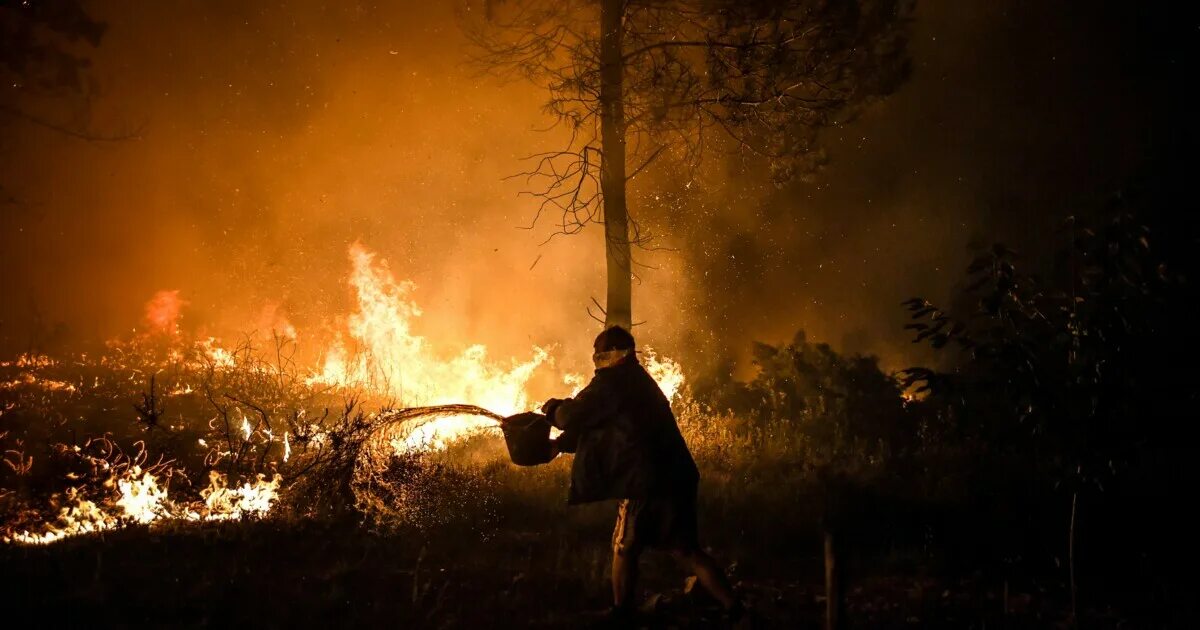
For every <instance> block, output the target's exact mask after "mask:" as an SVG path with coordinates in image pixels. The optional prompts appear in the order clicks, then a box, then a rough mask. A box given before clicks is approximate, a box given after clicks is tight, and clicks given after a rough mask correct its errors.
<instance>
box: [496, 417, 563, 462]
mask: <svg viewBox="0 0 1200 630" xmlns="http://www.w3.org/2000/svg"><path fill="white" fill-rule="evenodd" d="M500 429H501V430H502V431H504V444H505V445H506V446H508V456H509V458H511V459H512V462H513V463H514V464H516V465H518V466H537V465H538V464H545V463H546V462H549V461H550V460H552V459H554V454H553V453H552V452H551V449H550V421H549V420H548V419H546V416H543V415H542V414H540V413H534V412H532V411H530V412H527V413H519V414H517V415H515V416H509V417H507V418H505V419H503V420H501V421H500Z"/></svg>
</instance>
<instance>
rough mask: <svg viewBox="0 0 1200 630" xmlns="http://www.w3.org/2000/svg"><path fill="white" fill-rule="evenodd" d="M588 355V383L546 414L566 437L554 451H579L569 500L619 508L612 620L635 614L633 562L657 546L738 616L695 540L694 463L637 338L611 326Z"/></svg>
mask: <svg viewBox="0 0 1200 630" xmlns="http://www.w3.org/2000/svg"><path fill="white" fill-rule="evenodd" d="M594 349H595V353H594V354H593V355H592V361H593V362H594V363H595V366H596V374H595V376H593V377H592V382H591V383H589V384H588V386H587V387H585V388H584V389H583V391H581V392H579V395H577V396H576V397H575V398H573V399H566V400H559V399H556V398H552V399H550V400H548V401H547V402H546V404H545V405H543V406H542V411H543V412H544V413H545V414H546V415H547V416H548V417H549V418H550V420H551V422H553V423H554V425H555V426H557V427H558V428H560V429H562V431H563V432H562V435H560V436H559V438H558V440H557V441H556V448H557V450H558V451H560V452H565V453H575V461H574V462H573V463H572V467H571V490H570V494H569V497H568V503H570V504H572V505H574V504H579V503H589V502H593V501H603V500H607V499H617V500H618V501H619V502H620V503H619V506H618V510H617V524H616V527H615V529H614V530H613V538H612V546H613V563H612V586H613V609H612V614H613V616H614V617H615V618H617V619H621V618H629V617H632V613H633V601H632V600H633V597H634V592H635V588H636V584H637V574H638V557H639V556H640V555H641V552H642V551H643V550H644V549H647V548H656V549H661V550H664V551H667V552H669V553H670V554H671V555H672V556H673V557H674V558H675V560H676V561H678V562H679V564H680V566H682V567H683V568H684V570H686V571H690V572H691V573H692V574H694V575H695V576H696V577H697V579H699V581H700V584H702V585H703V586H704V587H705V588H706V589H707V590H708V591H709V592H710V593H712V595H713V597H715V598H716V599H717V601H719V602H720V603H721V605H722V606H724V607H725V609H726V610H727V611H728V612H729V613H730V615H731V616H733V617H740V616H741V615H742V605H741V603H740V602H739V600H738V599H737V597H736V596H735V595H734V593H733V590H732V589H731V588H730V586H729V582H728V581H727V580H726V579H725V575H724V574H723V573H722V572H721V570H720V568H718V567H717V565H716V563H715V562H714V561H713V559H712V558H711V557H710V556H709V555H708V554H706V553H704V551H703V550H702V549H701V548H700V544H699V540H698V538H697V535H696V487H697V484H698V483H699V481H700V474H699V471H698V470H697V469H696V463H695V461H693V460H692V455H691V453H690V452H689V451H688V447H687V444H686V443H685V442H684V440H683V436H682V435H681V434H680V433H679V426H678V425H677V424H676V423H675V415H674V414H673V413H672V412H671V405H670V403H669V402H668V401H667V398H666V396H664V395H663V393H662V390H660V389H659V387H658V384H657V383H655V382H654V379H653V378H651V377H650V375H649V374H647V373H646V370H645V369H644V368H643V367H642V365H641V364H640V363H639V362H638V360H637V355H636V353H635V347H634V340H633V335H631V334H629V332H628V331H626V330H625V329H623V328H620V327H613V328H609V329H608V330H605V331H604V332H602V333H600V335H599V336H598V337H596V341H595V344H594Z"/></svg>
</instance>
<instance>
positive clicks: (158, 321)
mask: <svg viewBox="0 0 1200 630" xmlns="http://www.w3.org/2000/svg"><path fill="white" fill-rule="evenodd" d="M186 304H187V302H185V301H184V300H183V298H181V297H179V289H163V290H162V291H159V292H158V293H155V294H154V297H152V298H150V300H149V301H148V302H146V315H145V319H146V324H147V325H149V327H150V330H151V331H152V332H160V333H166V334H168V335H175V334H178V333H179V318H180V315H181V314H182V311H183V307H184V306H185V305H186Z"/></svg>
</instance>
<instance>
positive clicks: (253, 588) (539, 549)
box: [0, 510, 1124, 629]
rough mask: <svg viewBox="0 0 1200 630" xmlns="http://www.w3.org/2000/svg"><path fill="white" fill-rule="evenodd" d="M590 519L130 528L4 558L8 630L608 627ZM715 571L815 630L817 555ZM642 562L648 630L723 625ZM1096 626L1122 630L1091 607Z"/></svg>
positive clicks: (862, 579) (661, 564)
mask: <svg viewBox="0 0 1200 630" xmlns="http://www.w3.org/2000/svg"><path fill="white" fill-rule="evenodd" d="M592 511H593V512H596V511H597V510H592ZM587 520H595V519H594V518H592V519H586V518H585V519H580V520H578V521H577V522H575V523H574V525H577V526H578V527H572V526H571V525H572V523H558V524H554V525H552V526H549V527H546V528H543V529H542V530H541V531H506V532H505V533H504V534H502V535H496V534H495V533H492V534H480V532H478V531H471V528H469V527H468V528H463V527H450V528H446V529H443V530H440V531H417V530H411V531H394V532H391V533H388V534H378V533H371V532H368V531H366V530H365V529H364V528H362V527H359V526H356V525H353V524H331V523H318V522H315V521H302V522H292V523H284V522H281V521H277V520H276V521H272V520H266V521H259V522H242V523H222V524H179V525H168V526H158V527H156V528H154V529H148V528H145V527H133V528H128V529H124V530H119V531H113V532H107V533H104V534H102V535H89V536H81V537H76V538H72V539H68V540H65V541H62V542H59V543H57V544H54V545H50V546H38V547H19V546H8V545H6V546H3V547H0V565H2V566H3V567H4V570H3V574H4V575H5V581H8V582H9V585H8V586H7V587H6V588H3V589H0V593H2V595H0V601H2V602H3V603H2V608H3V610H4V611H5V616H6V618H7V619H8V620H9V621H11V622H14V625H13V626H10V627H24V626H25V625H27V623H34V622H50V623H52V625H54V626H60V625H61V626H74V625H88V626H103V627H134V626H137V627H144V626H170V627H189V628H210V627H222V628H225V627H251V626H254V627H315V626H320V627H329V626H337V627H381V626H388V627H435V628H447V627H542V628H556V627H580V626H589V625H592V626H599V625H601V621H602V615H601V613H602V611H604V610H605V608H606V606H607V604H608V600H607V593H608V589H607V565H608V545H607V539H606V536H605V534H604V532H599V531H595V530H596V529H597V528H596V527H594V526H588V525H587V523H586V521H587ZM501 531H503V530H501ZM717 553H718V554H719V552H717ZM721 559H722V562H723V564H725V565H726V566H728V567H729V569H730V573H731V575H732V577H733V579H734V581H735V583H736V587H737V589H738V590H739V592H740V593H741V594H742V596H743V597H744V599H745V600H746V602H747V603H748V604H749V606H750V608H751V609H752V610H753V611H754V617H755V620H756V622H757V623H755V627H770V628H776V627H778V628H804V627H813V628H815V627H819V626H820V624H821V619H822V615H823V611H824V608H825V603H824V597H823V586H822V583H821V580H822V579H823V578H822V575H823V574H822V566H821V564H820V561H819V559H818V558H817V557H815V556H814V557H811V558H807V559H804V558H790V559H786V560H785V561H783V562H781V561H780V560H781V559H780V558H762V559H753V558H740V559H737V560H736V561H731V560H729V558H728V557H724V558H721ZM643 564H644V569H643V579H642V586H643V591H644V599H643V601H644V605H643V611H644V612H643V614H642V615H641V617H640V619H639V621H638V625H639V626H642V627H664V628H666V627H681V628H691V627H696V628H700V627H725V626H728V623H727V622H726V621H724V620H723V619H722V615H721V612H720V611H719V610H718V607H717V606H716V605H715V604H714V603H713V602H712V601H711V600H708V599H707V598H706V597H704V596H703V595H702V594H700V593H699V592H696V591H693V592H690V593H688V592H685V590H686V589H685V580H684V576H683V575H681V574H680V573H679V572H678V571H677V570H676V569H675V567H674V566H673V565H672V563H671V561H670V559H669V558H666V557H663V556H661V555H655V554H648V556H647V557H646V558H645V559H644V560H643ZM846 592H847V598H846V601H847V610H846V619H847V620H848V621H849V624H848V626H849V627H861V628H931V627H937V628H980V629H982V628H989V627H990V628H1000V627H1010V628H1011V627H1066V623H1065V620H1066V614H1065V613H1066V610H1067V608H1066V606H1064V604H1063V602H1062V601H1060V600H1058V601H1056V599H1055V598H1053V597H1051V596H1047V595H1046V594H1044V593H1039V592H1036V591H1035V592H1032V593H1030V592H1019V591H1016V590H1011V589H1010V592H1009V593H1008V597H1007V604H1006V602H1005V597H1004V586H1003V584H1002V583H997V582H996V581H994V580H990V581H989V580H986V579H982V578H980V577H978V576H965V577H960V578H957V579H947V578H945V577H942V578H938V577H934V576H928V575H922V574H921V573H920V572H919V571H916V572H896V571H891V572H890V574H885V573H880V572H868V571H861V570H860V572H859V574H858V575H857V576H856V579H852V580H851V581H850V583H849V584H848V588H847V591H846ZM1006 605H1007V609H1008V610H1007V614H1006V612H1005V608H1006ZM1087 619H1088V621H1089V626H1090V627H1124V626H1123V624H1122V622H1121V620H1120V619H1119V618H1118V617H1116V616H1114V615H1111V614H1105V613H1102V612H1097V611H1094V610H1089V611H1088V613H1087Z"/></svg>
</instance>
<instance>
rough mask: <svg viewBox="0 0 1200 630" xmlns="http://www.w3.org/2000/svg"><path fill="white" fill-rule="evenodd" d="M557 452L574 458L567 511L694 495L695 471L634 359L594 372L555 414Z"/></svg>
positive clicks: (662, 401)
mask: <svg viewBox="0 0 1200 630" xmlns="http://www.w3.org/2000/svg"><path fill="white" fill-rule="evenodd" d="M553 422H554V424H555V425H556V426H558V427H559V428H560V429H562V430H563V433H562V435H561V436H559V438H558V447H559V450H560V451H563V452H566V453H575V461H574V463H573V464H572V467H571V491H570V494H569V495H568V498H567V502H568V503H570V504H576V503H589V502H592V501H603V500H605V499H646V498H651V497H668V496H675V495H679V494H681V493H694V492H695V490H696V484H697V483H698V482H699V480H700V473H699V472H698V471H697V470H696V463H695V462H694V461H693V460H692V454H691V453H690V452H688V448H687V444H686V443H685V442H684V441H683V436H682V435H680V433H679V425H677V424H676V423H675V415H674V414H673V413H671V404H670V403H669V402H668V401H667V398H666V396H664V395H663V393H662V390H660V389H659V388H658V383H655V382H654V379H653V378H651V377H650V375H649V374H647V373H646V370H645V369H644V368H642V366H641V364H640V363H638V362H637V360H636V359H633V358H630V359H628V360H626V361H625V362H623V363H620V364H618V365H615V366H612V367H609V368H602V369H599V370H596V375H595V376H594V377H592V382H591V383H588V386H587V387H585V388H584V389H583V391H581V392H579V395H578V396H576V397H575V398H573V399H567V400H565V401H563V402H562V403H561V404H560V405H559V406H558V407H557V408H556V409H555V411H554V414H553Z"/></svg>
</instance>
